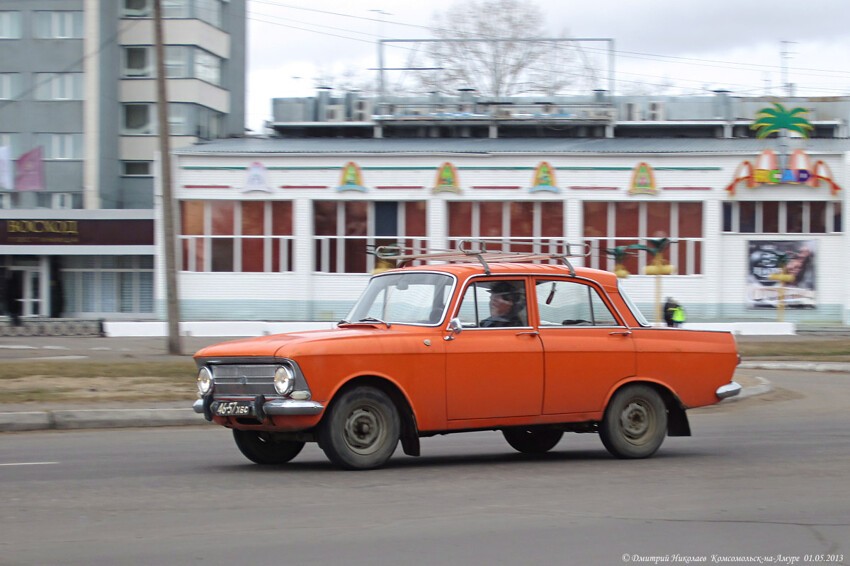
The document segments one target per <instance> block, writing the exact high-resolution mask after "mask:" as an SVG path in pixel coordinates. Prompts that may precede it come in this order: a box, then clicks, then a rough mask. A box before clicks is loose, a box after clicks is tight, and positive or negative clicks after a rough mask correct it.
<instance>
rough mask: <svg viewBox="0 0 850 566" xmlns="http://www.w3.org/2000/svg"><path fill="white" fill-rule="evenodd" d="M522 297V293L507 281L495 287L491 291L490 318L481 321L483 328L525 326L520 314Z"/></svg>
mask: <svg viewBox="0 0 850 566" xmlns="http://www.w3.org/2000/svg"><path fill="white" fill-rule="evenodd" d="M521 297H522V296H521V293H520V292H519V291H517V290H516V288H515V287H514V286H513V285H511V284H510V283H508V282H506V281H500V282H499V283H496V284H495V285H493V287H492V288H491V289H490V316H488V317H487V318H485V319H484V320H482V321H481V326H482V327H484V328H492V327H500V326H524V324H525V323H524V322H523V321H522V319H521V318H520V316H519V314H518V311H519V310H520V308H521Z"/></svg>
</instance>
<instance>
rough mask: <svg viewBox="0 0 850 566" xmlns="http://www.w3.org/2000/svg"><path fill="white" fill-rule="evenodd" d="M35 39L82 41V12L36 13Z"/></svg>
mask: <svg viewBox="0 0 850 566" xmlns="http://www.w3.org/2000/svg"><path fill="white" fill-rule="evenodd" d="M35 37H37V38H39V39H82V37H83V13H82V12H36V13H35Z"/></svg>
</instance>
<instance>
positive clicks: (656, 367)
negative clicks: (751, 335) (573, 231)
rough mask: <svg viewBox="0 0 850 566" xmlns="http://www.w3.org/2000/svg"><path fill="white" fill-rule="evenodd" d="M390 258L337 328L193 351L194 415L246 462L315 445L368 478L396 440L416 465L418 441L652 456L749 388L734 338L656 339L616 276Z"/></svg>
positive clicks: (483, 260)
mask: <svg viewBox="0 0 850 566" xmlns="http://www.w3.org/2000/svg"><path fill="white" fill-rule="evenodd" d="M380 253H382V254H383V257H385V258H391V259H393V260H395V261H396V262H397V263H398V265H401V266H402V267H398V268H395V269H391V270H388V271H385V272H383V273H379V274H376V275H374V276H373V277H372V278H371V279H370V281H369V284H368V285H367V287H366V289H365V290H364V292H363V294H362V296H361V297H360V299H359V300H358V301H357V302H356V304H355V305H354V307H353V308H352V309H351V312H350V314H349V315H348V316H347V317H346V319H345V320H342V321H340V322H339V323H338V324H337V325H336V327H335V328H333V329H328V330H315V331H306V332H293V333H287V334H279V335H272V336H263V337H257V338H248V339H243V340H235V341H229V342H224V343H221V344H217V345H213V346H209V347H207V348H204V349H202V350H200V351H199V352H197V354H196V355H195V361H196V363H197V366H198V378H197V383H198V390H199V399H198V400H197V401H196V402H195V404H194V408H195V411H197V412H198V413H203V414H204V415H205V417H206V418H207V420H210V421H213V422H215V423H218V424H220V425H222V426H225V427H228V428H230V429H232V430H233V436H234V439H235V441H236V445H237V447H238V448H239V450H240V451H241V452H242V453H243V454H244V455H245V456H246V457H247V458H248V459H250V460H252V461H253V462H256V463H258V464H272V465H276V464H283V463H285V462H288V461H290V460H292V459H293V458H295V457H296V456H297V455H298V453H299V452H300V451H301V449H302V448H303V447H304V445H305V443H306V442H318V443H319V446H320V447H321V448H322V450H323V451H324V452H325V454H326V455H327V457H328V458H329V459H330V460H331V461H332V462H333V463H335V464H337V465H338V466H341V467H343V468H346V469H369V468H376V467H379V466H382V465H384V464H385V463H386V462H387V461H388V460H389V459H390V457H391V456H392V454H393V453H394V452H395V450H396V448H397V446H398V444H399V441H401V445H402V448H403V450H404V452H405V453H406V454H408V455H412V456H418V455H419V453H420V443H419V439H420V438H422V437H427V436H433V435H439V434H447V433H453V432H466V431H480V430H499V431H501V432H502V434H503V435H504V437H505V440H506V441H507V443H508V444H509V445H510V446H511V447H513V448H514V449H516V450H518V451H520V452H523V453H535V454H536V453H544V452H547V451H549V450H551V449H552V448H554V447H555V445H557V444H558V442H559V441H560V440H561V437H562V436H563V434H564V432H595V433H598V434H599V436H600V438H601V439H602V443H603V444H604V445H605V448H607V449H608V451H609V452H610V453H611V454H612V455H614V456H616V457H618V458H646V457H648V456H651V455H652V454H654V453H655V452H656V450H658V448H659V447H660V446H661V443H662V442H663V440H664V437H665V436H666V435H670V436H689V435H690V426H689V424H688V418H687V415H686V410H687V409H690V408H693V407H702V406H706V405H711V404H714V403H717V402H719V401H720V400H722V399H724V398H726V397H731V396H734V395H736V394H737V393H738V392H739V391H740V386H739V385H738V384H737V383H735V382H734V381H733V380H732V376H733V373H734V371H735V368H736V366H737V364H738V362H739V357H738V354H737V350H736V344H735V340H734V338H733V336H732V335H731V334H730V333H728V332H719V331H697V330H687V329H673V328H658V327H654V326H652V325H650V324H649V323H648V322H647V321H646V320H645V319H644V317H643V316H642V315H641V313H640V311H639V310H638V309H637V308H636V307H635V305H634V304H633V303H632V302H631V301H630V299H629V298H628V296H627V295H626V293H625V292H624V291H623V289H622V288H621V286H620V284H619V281H620V280H619V279H617V277H616V276H615V275H614V274H613V273H609V272H606V271H599V270H594V269H588V268H581V267H575V268H574V267H573V266H572V265H571V264H570V262H569V260H568V255H567V254H566V253H564V254H560V255H559V254H504V253H494V252H488V251H486V249H485V248H483V247H482V248H480V249H475V248H472V247H470V244H469V243H467V248H463V247H462V248H461V249H460V250H459V251H458V252H455V253H452V254H446V253H436V254H434V253H432V254H421V255H409V254H408V255H405V253H404V251H403V250H399V249H390V250H379V254H380ZM435 260H436V261H437V262H438V263H436V264H435V263H434V261H435ZM410 263H418V264H419V265H414V266H409V264H410Z"/></svg>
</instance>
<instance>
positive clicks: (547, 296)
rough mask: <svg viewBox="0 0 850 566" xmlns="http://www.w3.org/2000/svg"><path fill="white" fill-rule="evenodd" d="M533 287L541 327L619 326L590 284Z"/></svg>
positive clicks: (550, 283) (552, 283) (553, 283)
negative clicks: (535, 288)
mask: <svg viewBox="0 0 850 566" xmlns="http://www.w3.org/2000/svg"><path fill="white" fill-rule="evenodd" d="M536 286H537V312H538V313H540V326H620V323H618V322H617V318H616V317H615V316H614V314H613V313H612V312H611V311H610V310H609V309H608V307H607V306H606V305H605V301H603V300H602V297H600V296H599V293H598V292H597V291H596V289H594V288H593V287H591V286H590V285H584V284H582V283H579V282H576V281H551V280H550V281H546V280H540V281H538V282H537V285H536Z"/></svg>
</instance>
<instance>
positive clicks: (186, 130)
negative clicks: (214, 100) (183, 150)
mask: <svg viewBox="0 0 850 566" xmlns="http://www.w3.org/2000/svg"><path fill="white" fill-rule="evenodd" d="M195 108H196V107H195V106H193V105H191V104H169V105H168V132H169V133H170V134H171V135H172V136H191V135H194V133H195V128H194V124H195V120H194V116H195Z"/></svg>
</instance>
